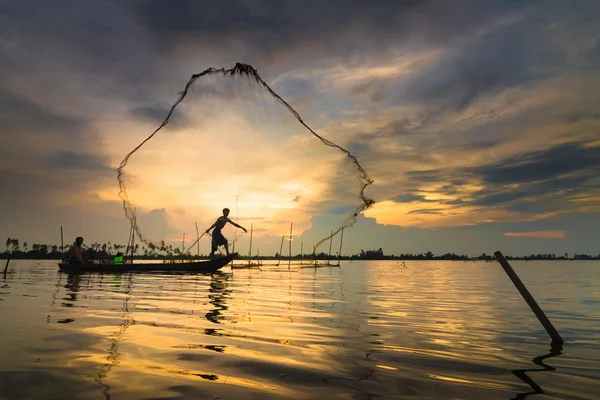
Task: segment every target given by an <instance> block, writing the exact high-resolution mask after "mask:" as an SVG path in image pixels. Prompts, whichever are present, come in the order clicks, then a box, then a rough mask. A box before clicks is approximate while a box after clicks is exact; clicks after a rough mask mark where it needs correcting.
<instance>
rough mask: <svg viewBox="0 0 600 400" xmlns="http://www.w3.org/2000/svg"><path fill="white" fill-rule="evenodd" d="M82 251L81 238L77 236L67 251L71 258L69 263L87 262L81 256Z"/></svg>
mask: <svg viewBox="0 0 600 400" xmlns="http://www.w3.org/2000/svg"><path fill="white" fill-rule="evenodd" d="M83 251H84V250H83V238H82V237H81V236H79V237H78V238H77V239H75V243H73V245H72V246H71V248H70V249H69V252H68V253H67V254H68V255H69V257H70V258H71V264H87V263H88V262H89V260H87V259H85V258H84V257H83Z"/></svg>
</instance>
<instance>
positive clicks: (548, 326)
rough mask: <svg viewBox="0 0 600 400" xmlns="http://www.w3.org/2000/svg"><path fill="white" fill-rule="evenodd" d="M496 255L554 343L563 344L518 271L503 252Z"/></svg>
mask: <svg viewBox="0 0 600 400" xmlns="http://www.w3.org/2000/svg"><path fill="white" fill-rule="evenodd" d="M494 255H495V256H496V259H497V260H498V262H499V263H500V265H501V266H502V268H503V269H504V271H505V272H506V274H507V275H508V277H509V278H510V280H511V281H512V283H513V284H514V285H515V286H516V288H517V290H518V291H519V293H521V296H523V299H525V301H526V302H527V304H528V305H529V308H531V311H533V313H534V314H535V316H536V317H537V319H538V320H539V321H540V323H541V324H542V326H543V327H544V329H546V332H548V335H550V337H551V338H552V343H553V344H562V343H563V342H564V340H563V338H562V337H560V335H559V334H558V331H557V330H556V329H555V328H554V326H553V325H552V323H551V322H550V320H549V319H548V317H546V314H544V311H542V309H541V308H540V306H539V305H538V304H537V302H536V301H535V299H534V298H533V296H532V295H531V293H529V291H528V290H527V288H526V287H525V285H524V284H523V282H522V281H521V279H520V278H519V276H518V275H517V273H516V272H515V271H514V270H513V269H512V267H511V266H510V264H509V263H508V261H506V259H505V258H504V256H503V255H502V253H501V252H499V251H497V252H495V253H494Z"/></svg>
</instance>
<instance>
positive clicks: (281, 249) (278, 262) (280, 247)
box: [277, 235, 285, 266]
mask: <svg viewBox="0 0 600 400" xmlns="http://www.w3.org/2000/svg"><path fill="white" fill-rule="evenodd" d="M284 238H285V235H281V245H280V246H279V260H277V266H279V264H281V252H282V251H283V239H284Z"/></svg>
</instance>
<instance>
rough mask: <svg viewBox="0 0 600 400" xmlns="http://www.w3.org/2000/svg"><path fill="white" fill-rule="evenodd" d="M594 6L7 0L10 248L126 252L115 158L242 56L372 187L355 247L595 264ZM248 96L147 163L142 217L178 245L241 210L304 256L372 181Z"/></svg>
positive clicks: (2, 106)
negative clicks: (569, 258) (188, 89)
mask: <svg viewBox="0 0 600 400" xmlns="http://www.w3.org/2000/svg"><path fill="white" fill-rule="evenodd" d="M598 15H600V2H597V1H592V0H590V1H584V0H582V1H577V2H567V1H535V0H531V1H527V0H524V1H506V0H503V1H476V0H473V1H467V0H458V1H445V0H438V1H427V0H423V1H419V0H414V1H399V0H396V1H373V2H366V1H354V0H347V1H344V2H341V1H260V0H238V1H227V2H214V1H192V0H189V1H183V0H182V1H173V2H171V1H159V0H156V1H151V0H148V1H85V2H84V1H53V2H48V1H22V2H16V1H1V0H0V58H1V59H2V62H0V188H1V195H0V237H2V238H3V239H2V243H3V242H4V240H5V239H6V238H7V237H12V238H19V239H20V241H21V243H22V242H29V243H59V242H60V226H61V225H62V226H63V227H64V229H65V234H66V238H65V240H66V241H67V242H68V243H70V242H71V241H72V240H73V238H74V237H75V236H79V235H81V236H84V237H85V240H86V243H88V244H89V243H92V242H96V241H98V242H105V241H109V240H110V241H112V242H113V243H114V242H121V243H126V242H127V233H128V229H129V221H128V220H127V219H126V218H125V216H124V212H123V209H122V205H121V202H120V199H119V196H118V189H119V187H118V182H117V179H116V168H117V167H118V166H119V163H120V162H121V160H122V159H123V157H124V156H125V155H126V154H127V153H128V152H129V151H130V150H131V149H133V148H134V147H135V146H136V145H137V144H139V143H140V142H141V141H142V140H144V139H145V138H146V137H147V136H148V135H149V134H150V133H151V132H152V131H153V130H154V129H155V128H156V127H158V125H159V124H160V122H161V121H162V119H163V118H164V117H165V116H166V114H167V112H168V110H169V107H170V106H171V104H172V103H173V102H174V101H175V99H176V98H177V95H178V93H179V92H180V91H181V90H182V89H183V87H184V86H185V84H186V83H187V81H188V80H189V78H190V76H191V75H192V74H194V73H198V72H201V71H203V70H205V69H206V68H209V67H216V68H221V67H225V68H231V67H233V66H234V65H235V63H236V62H241V63H246V64H250V65H252V66H253V67H254V68H256V69H257V70H258V72H259V73H260V75H261V77H262V78H263V79H264V80H265V81H266V82H267V83H268V84H269V85H271V87H272V88H273V89H274V90H275V91H276V92H277V93H279V94H280V95H281V96H282V97H283V98H284V99H285V100H286V101H288V102H289V103H290V104H291V105H292V106H293V107H294V108H295V109H296V110H297V111H298V112H299V113H300V115H301V116H302V118H303V120H304V121H305V122H306V123H307V124H308V125H309V126H311V127H312V128H313V129H315V131H317V133H319V134H320V135H322V136H324V137H325V138H327V139H329V140H332V141H334V142H335V143H337V144H339V145H340V146H343V147H344V148H347V149H348V150H350V151H351V152H352V154H354V155H355V156H356V157H357V158H358V160H359V162H360V163H361V165H362V166H363V167H364V168H365V169H366V171H367V172H368V173H369V175H370V177H371V178H372V179H373V181H374V183H373V185H372V186H369V187H368V188H367V190H366V194H367V196H369V197H370V198H372V199H374V200H375V205H374V206H373V207H372V208H370V209H368V210H367V211H366V212H364V213H363V214H362V215H360V216H359V217H358V220H357V223H356V224H355V226H354V227H352V228H351V229H347V230H346V231H345V232H344V253H345V254H352V253H357V252H359V251H360V250H361V249H365V250H367V249H376V248H379V247H382V248H383V250H384V252H385V253H387V254H400V253H420V252H426V251H428V250H430V251H433V252H434V253H436V254H441V253H446V252H456V253H461V254H469V255H479V254H481V253H484V252H485V253H487V254H491V253H493V252H494V251H496V250H501V251H503V252H504V253H505V254H512V255H525V254H531V253H556V254H561V255H562V254H564V253H569V254H571V255H572V254H574V253H588V254H589V253H591V254H598V253H600V242H599V240H598V227H599V226H600V203H599V200H600V24H598ZM220 87H222V88H224V89H225V86H224V85H223V86H220ZM240 87H243V85H241V86H240ZM242 90H245V92H244V93H243V94H236V95H234V96H232V97H230V98H227V97H226V96H227V95H228V94H225V95H224V96H221V97H219V98H217V97H216V96H215V97H214V101H212V100H210V99H208V100H207V99H205V98H203V97H202V93H201V90H200V89H198V93H197V94H196V95H195V97H194V96H192V98H191V101H190V102H187V103H182V107H181V109H180V112H179V114H178V115H177V117H178V118H179V119H177V118H175V119H174V120H173V124H172V125H169V126H168V129H165V131H164V132H163V131H161V132H159V134H158V135H157V137H156V138H155V139H152V141H150V142H148V146H146V147H144V148H143V151H140V153H139V154H136V155H134V156H133V157H132V159H131V165H129V166H128V168H129V169H127V170H126V173H128V174H129V175H128V179H130V181H128V188H129V187H131V200H132V203H135V204H134V205H135V206H136V207H138V211H137V212H138V215H139V220H140V226H141V227H142V228H143V229H144V232H145V233H146V234H147V235H148V237H150V238H151V239H153V240H165V241H167V242H170V243H172V244H174V245H175V244H177V245H180V244H181V239H182V235H183V233H185V234H186V237H187V238H192V239H194V238H195V235H196V232H195V226H194V223H195V222H197V223H198V225H199V227H200V230H201V231H203V230H205V229H206V228H208V226H210V224H212V222H213V221H214V219H215V218H216V217H218V216H219V214H220V212H221V211H220V210H221V209H222V208H223V207H229V208H230V209H231V210H232V215H231V217H233V218H234V219H236V218H238V220H239V223H240V224H242V225H244V226H246V227H247V228H249V227H250V224H253V227H254V229H255V237H254V243H253V247H254V248H255V249H258V250H259V251H260V253H261V254H272V253H274V252H275V251H278V250H279V245H280V242H281V235H282V234H283V233H289V224H290V223H292V222H293V223H294V227H295V229H294V233H295V235H294V240H293V246H294V248H293V252H294V253H297V252H299V248H300V242H302V243H303V244H304V249H305V252H309V251H310V250H309V249H310V248H311V246H312V245H314V244H315V243H316V242H317V241H318V240H319V239H320V238H322V237H323V236H324V235H326V234H327V233H328V232H330V231H331V230H335V229H336V228H338V227H339V226H340V224H341V223H342V221H343V220H344V218H345V217H346V216H347V214H348V213H349V212H351V210H352V207H355V206H357V205H359V204H360V200H359V199H358V198H356V197H354V194H355V193H356V191H357V189H358V181H357V180H356V179H357V178H356V177H357V175H356V171H355V170H353V169H352V168H353V167H352V166H351V165H350V164H349V163H348V162H346V161H344V157H343V155H342V154H341V153H340V152H337V151H335V150H334V149H331V148H327V147H326V146H324V145H322V144H321V143H319V142H318V140H316V138H314V137H312V136H311V134H310V132H308V131H307V130H305V129H303V128H302V126H301V125H300V124H297V123H296V121H295V120H293V119H292V118H291V114H289V113H288V114H285V110H284V109H283V108H281V107H280V108H277V107H276V106H275V103H274V102H273V101H272V99H270V98H268V96H267V95H266V94H265V92H260V91H259V90H258V89H257V90H250V91H249V90H248V88H247V87H246V88H245V89H242ZM244 96H246V97H244ZM251 98H252V99H255V100H253V101H254V102H251V101H250V100H248V99H251ZM245 100H248V101H246V102H244V101H245ZM203 101H204V103H203ZM269 102H271V103H269ZM242 103H243V104H242ZM263 117H265V118H263ZM129 184H131V186H129ZM236 196H238V197H237V201H236ZM238 233H239V232H238ZM224 234H225V236H227V237H229V238H230V239H232V238H234V237H235V233H234V230H233V228H229V227H228V228H226V229H225V231H224ZM338 240H339V238H336V239H335V240H334V248H335V247H336V246H337V244H336V243H337V241H338ZM188 243H189V239H188ZM237 246H238V250H240V251H242V252H247V249H248V235H244V236H241V238H240V239H239V241H238V242H237ZM285 246H286V247H285V248H286V252H287V242H286V244H285ZM209 247H210V244H209V241H208V238H203V239H202V240H201V252H203V253H207V252H208V251H209ZM322 250H324V251H327V250H328V246H325V247H324V248H322Z"/></svg>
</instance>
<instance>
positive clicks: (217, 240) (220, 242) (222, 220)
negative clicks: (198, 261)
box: [206, 208, 248, 258]
mask: <svg viewBox="0 0 600 400" xmlns="http://www.w3.org/2000/svg"><path fill="white" fill-rule="evenodd" d="M228 216H229V208H224V209H223V215H222V216H221V217H219V218H217V220H216V221H215V223H214V224H212V225H211V226H210V228H208V229H207V230H206V233H208V234H210V230H211V229H212V228H215V230H214V231H213V234H212V243H211V251H210V258H213V256H214V255H215V251H217V248H218V247H219V246H225V252H226V253H227V255H229V243H228V242H227V239H225V236H223V234H222V233H221V229H223V227H225V225H226V224H227V223H228V222H229V223H230V224H231V225H233V226H237V227H238V228H240V229H242V230H243V231H244V232H248V231H247V230H246V228H244V227H243V226H240V225H238V224H236V223H235V222H233V221H232V220H230V219H229V218H227V217H228Z"/></svg>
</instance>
